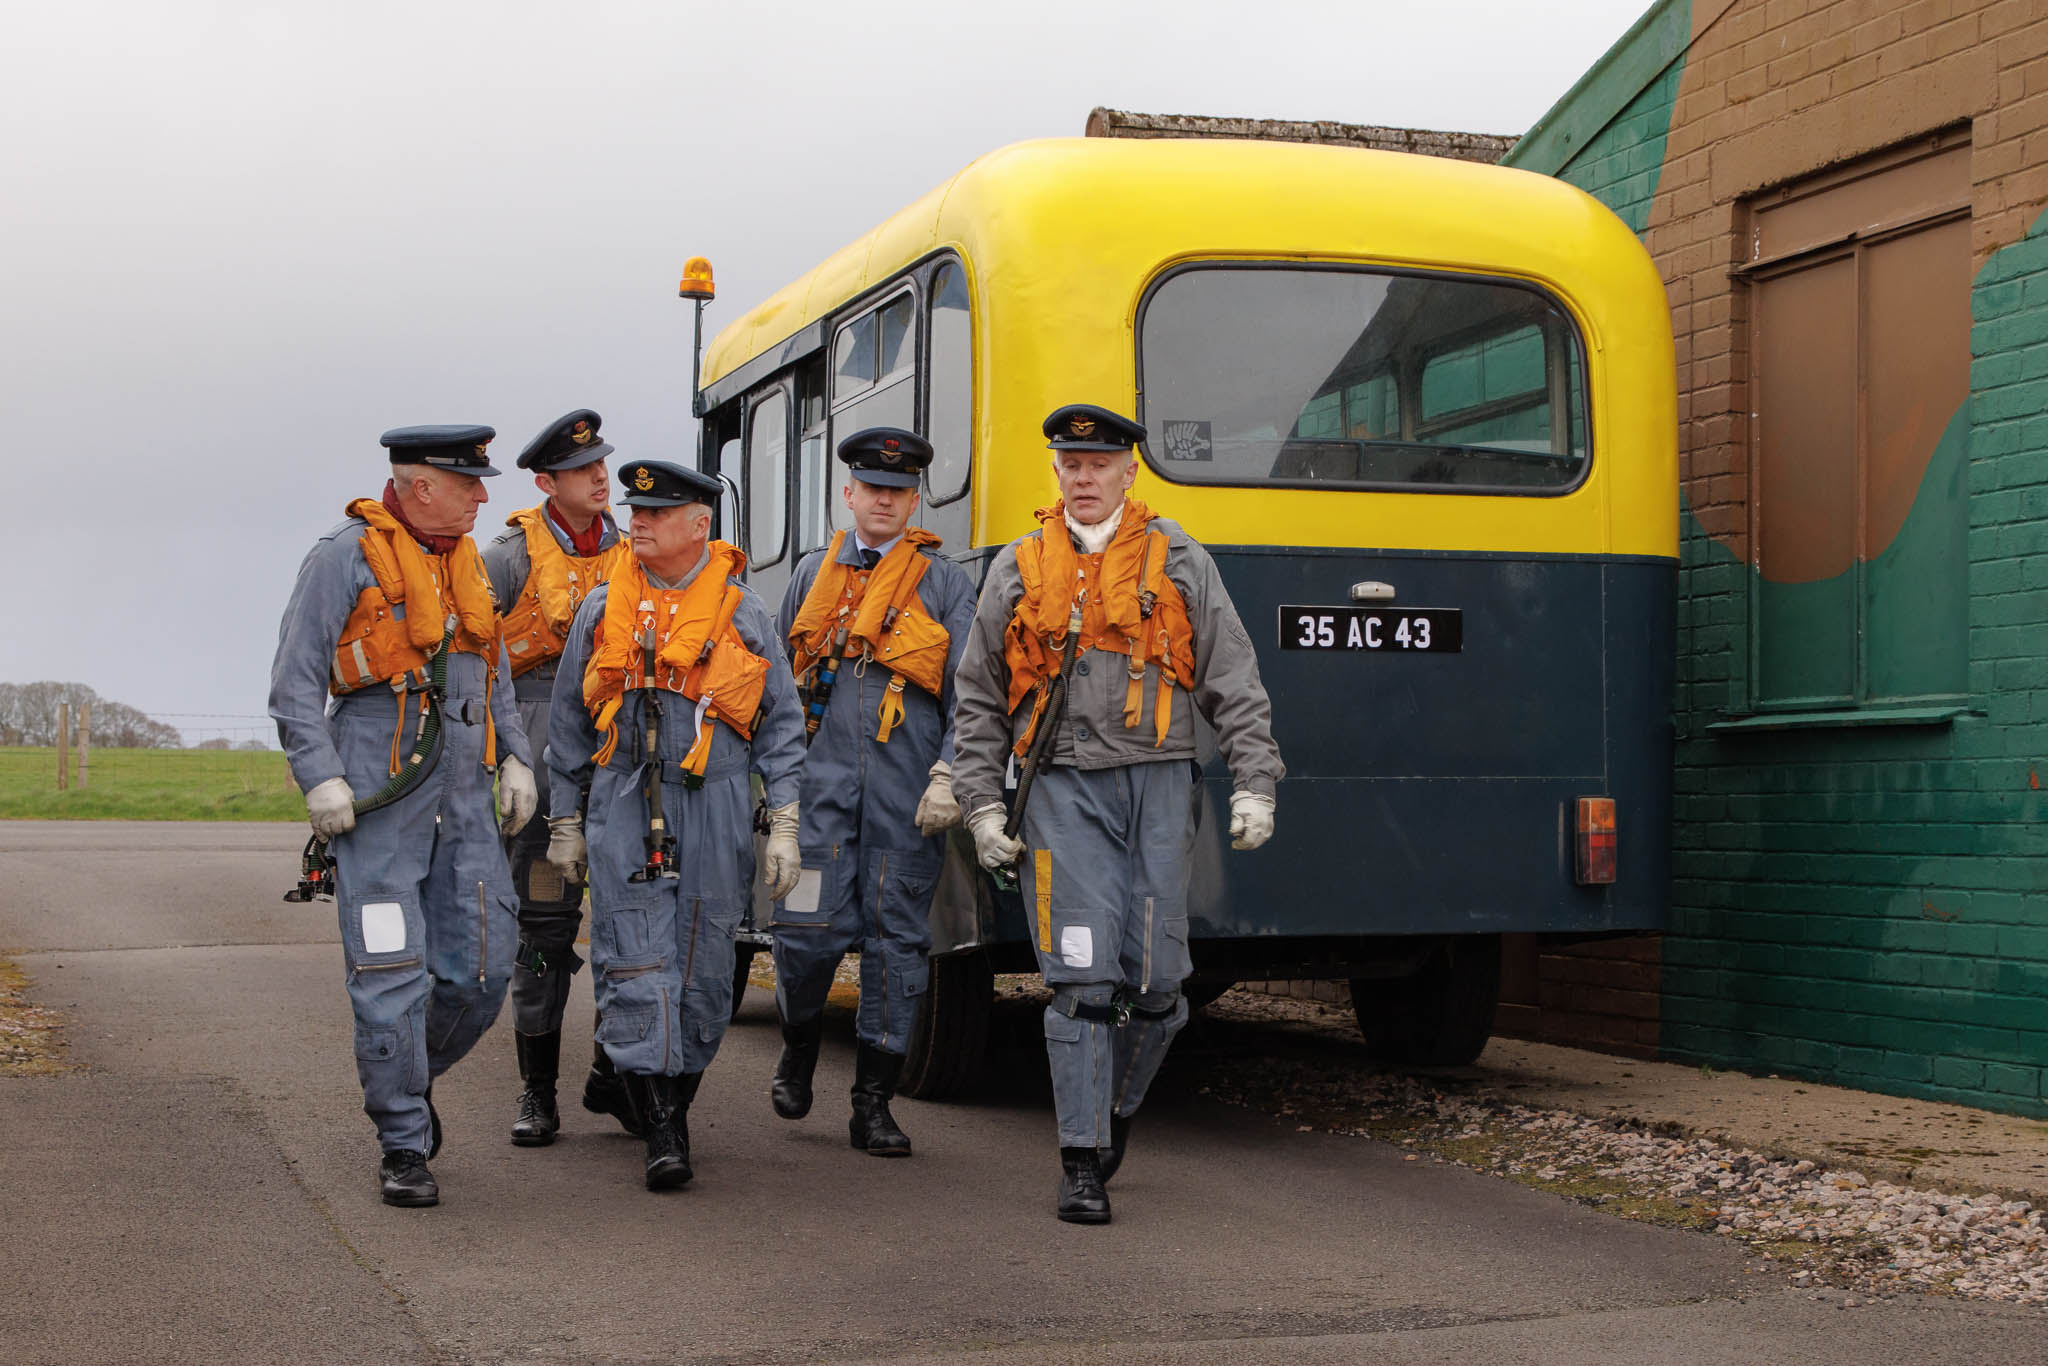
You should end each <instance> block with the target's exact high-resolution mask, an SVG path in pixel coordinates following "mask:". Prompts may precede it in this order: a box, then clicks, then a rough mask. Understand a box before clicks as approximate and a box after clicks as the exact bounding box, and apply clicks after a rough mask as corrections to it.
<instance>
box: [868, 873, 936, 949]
mask: <svg viewBox="0 0 2048 1366" xmlns="http://www.w3.org/2000/svg"><path fill="white" fill-rule="evenodd" d="M882 857H883V860H884V864H883V871H882V895H881V905H880V907H879V910H880V920H881V930H882V934H883V936H884V937H885V938H887V939H888V940H889V942H890V943H892V944H915V945H917V946H918V947H920V948H922V947H925V946H927V945H929V944H930V943H931V942H932V931H931V900H932V886H933V884H935V883H936V882H937V881H938V880H939V856H938V855H936V854H928V853H926V852H925V851H924V850H922V849H919V850H915V851H911V850H898V849H892V850H890V851H889V852H888V853H886V854H884V855H883V856H882Z"/></svg>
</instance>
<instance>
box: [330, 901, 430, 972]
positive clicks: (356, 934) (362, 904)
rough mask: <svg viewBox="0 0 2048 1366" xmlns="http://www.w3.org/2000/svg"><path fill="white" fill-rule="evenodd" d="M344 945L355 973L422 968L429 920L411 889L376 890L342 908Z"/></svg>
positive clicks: (349, 963) (350, 966) (351, 968)
mask: <svg viewBox="0 0 2048 1366" xmlns="http://www.w3.org/2000/svg"><path fill="white" fill-rule="evenodd" d="M341 942H342V947H343V951H344V953H345V955H346V957H347V959H348V965H349V968H350V970H351V971H353V972H358V973H362V972H375V971H379V970H383V969H391V968H407V967H416V966H418V965H419V964H420V963H421V962H422V961H423V960H424V958H425V955H426V943H427V924H426V918H425V917H424V916H423V915H422V914H421V912H420V899H419V894H418V893H417V892H415V891H412V890H411V889H407V890H406V891H402V892H385V891H378V890H375V889H372V890H370V891H367V892H365V893H363V895H362V898H361V899H360V900H357V901H351V902H349V903H346V904H344V905H343V906H342V908H341Z"/></svg>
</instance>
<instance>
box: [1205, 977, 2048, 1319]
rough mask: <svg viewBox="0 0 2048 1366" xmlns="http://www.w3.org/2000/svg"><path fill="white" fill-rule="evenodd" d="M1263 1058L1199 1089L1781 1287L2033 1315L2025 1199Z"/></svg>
mask: <svg viewBox="0 0 2048 1366" xmlns="http://www.w3.org/2000/svg"><path fill="white" fill-rule="evenodd" d="M1211 1010H1212V1011H1214V1012H1215V1013H1216V1014H1217V1016H1218V1022H1219V1023H1220V1024H1223V1025H1224V1026H1225V1027H1226V1028H1229V1027H1232V1026H1238V1025H1249V1026H1253V1027H1257V1026H1258V1025H1260V1024H1267V1025H1271V1024H1276V1023H1278V1024H1283V1025H1286V1024H1296V1025H1307V1026H1309V1027H1310V1028H1311V1029H1313V1030H1315V1031H1316V1032H1317V1033H1323V1032H1325V1031H1326V1030H1327V1029H1328V1028H1329V1026H1330V1025H1331V1023H1332V1021H1331V1020H1330V1019H1325V1018H1323V1017H1324V1016H1325V1015H1327V1016H1330V1017H1335V1016H1336V1015H1337V1014H1338V1012H1336V1011H1334V1010H1331V1009H1330V1008H1328V1007H1315V1006H1313V1005H1311V1004H1310V1003H1304V1002H1285V1003H1282V1002H1278V1001H1273V1000H1271V999H1270V998H1265V999H1262V998H1250V999H1247V998H1246V994H1245V993H1241V992H1238V993H1232V994H1231V995H1230V996H1228V997H1226V998H1225V999H1224V1001H1223V1002H1221V1003H1219V1005H1218V1006H1216V1007H1211ZM1290 1032H1293V1031H1290ZM1295 1037H1297V1038H1299V1037H1300V1035H1299V1034H1298V1033H1297V1034H1296V1035H1295ZM1354 1038H1355V1036H1354ZM1326 1051H1327V1050H1325V1052H1326ZM1346 1051H1347V1052H1348V1051H1350V1050H1348V1049H1347V1050H1346ZM1274 1052H1275V1050H1268V1051H1267V1052H1266V1055H1265V1056H1230V1055H1228V1054H1226V1055H1225V1056H1223V1057H1221V1058H1219V1059H1218V1060H1217V1061H1216V1063H1215V1065H1214V1066H1213V1068H1212V1069H1211V1070H1210V1072H1209V1075H1208V1079H1207V1082H1206V1084H1205V1085H1204V1086H1203V1088H1202V1089H1203V1090H1204V1091H1206V1092H1208V1093H1209V1094H1211V1095H1213V1096H1215V1097H1216V1098H1217V1099H1219V1100H1222V1101H1225V1102H1227V1103H1230V1104H1235V1105H1240V1106H1245V1107H1247V1108H1251V1109H1256V1110H1260V1111H1263V1112H1265V1113H1268V1114H1274V1115H1277V1116H1280V1117H1282V1118H1285V1119H1289V1120H1292V1121H1294V1122H1295V1124H1296V1126H1297V1127H1298V1128H1299V1129H1301V1130H1303V1131H1309V1130H1322V1131H1325V1132H1332V1133H1346V1134H1355V1135H1360V1136H1363V1137H1370V1138H1375V1139H1380V1140H1382V1141H1386V1142H1390V1143H1395V1144H1398V1145H1400V1146H1402V1147H1405V1148H1407V1149H1408V1150H1409V1159H1408V1160H1410V1161H1421V1160H1425V1159H1433V1160H1436V1161H1439V1162H1456V1163H1459V1164H1461V1165H1464V1166H1467V1167H1471V1168H1473V1169H1475V1170H1478V1171H1484V1172H1489V1173H1492V1174H1495V1175H1499V1176H1503V1177H1506V1178H1508V1179H1510V1180H1514V1181H1517V1182H1519V1183H1521V1184H1523V1185H1528V1186H1533V1187H1536V1188H1538V1189H1544V1190H1550V1191H1554V1192H1556V1193H1558V1194H1561V1195H1565V1196H1567V1197H1569V1198H1572V1199H1575V1200H1579V1201H1581V1202H1583V1203H1585V1204H1587V1205H1590V1206H1594V1207H1597V1208H1601V1209H1605V1210H1608V1211H1610V1212H1613V1213H1616V1214H1620V1215H1623V1216H1624V1217H1630V1218H1636V1219H1643V1220H1647V1221H1650V1222H1654V1223H1661V1224H1668V1225H1673V1226H1678V1227H1692V1228H1698V1229H1701V1230H1703V1231H1707V1232H1710V1233H1713V1234H1715V1235H1718V1236H1720V1237H1724V1238H1732V1239H1735V1240H1737V1241H1739V1242H1742V1243H1745V1244H1748V1245H1749V1246H1750V1247H1751V1248H1752V1249H1753V1250H1754V1251H1756V1252H1757V1253H1758V1254H1759V1255H1760V1256H1762V1257H1765V1258H1769V1259H1771V1260H1772V1261H1775V1262H1779V1263H1783V1264H1786V1266H1787V1269H1788V1271H1789V1272H1790V1273H1791V1281H1792V1284H1794V1285H1795V1286H1801V1287H1809V1286H1811V1287H1816V1288H1817V1287H1819V1286H1823V1285H1830V1286H1840V1287H1844V1288H1847V1289H1851V1290H1856V1291H1860V1292H1864V1293H1867V1294H1877V1295H1882V1294H1887V1293H1894V1292H1898V1291H1904V1290H1913V1291H1921V1292H1930V1293H1935V1294H1942V1295H1952V1296H1956V1297H1960V1298H1967V1299H1978V1300H1997V1301H2002V1302H2005V1303H2011V1304H2048V1218H2044V1213H2043V1212H2042V1211H2039V1210H2036V1209H2035V1208H2034V1207H2033V1206H2032V1205H2031V1204H2030V1203H2028V1202H2027V1201H2025V1200H2007V1199H2005V1198H2003V1197H2002V1196H1999V1195H1995V1194H1959V1193H1951V1192H1946V1191H1936V1190H1922V1189H1918V1188H1914V1187H1908V1186H1899V1185H1893V1184H1891V1183H1889V1182H1884V1181H1879V1182H1872V1181H1870V1180H1868V1179H1866V1178H1865V1176H1864V1175H1863V1173H1861V1172H1857V1171H1851V1170H1847V1169H1841V1168H1829V1167H1825V1166H1820V1165H1817V1164H1815V1163H1814V1162H1811V1161H1808V1160H1804V1159H1793V1158H1778V1157H1774V1156H1772V1155H1769V1154H1766V1153H1760V1152H1755V1151H1752V1150H1750V1149H1747V1148H1738V1147H1732V1146H1729V1145H1727V1144H1724V1143H1719V1142H1716V1141H1714V1140H1711V1139H1706V1138H1698V1137H1689V1136H1686V1135H1683V1134H1678V1133H1673V1132H1669V1131H1660V1130H1659V1129H1657V1128H1655V1127H1653V1126H1650V1125H1648V1124H1645V1123H1643V1122H1641V1121H1637V1120H1626V1119H1623V1120H1617V1119H1613V1118H1592V1117H1589V1116H1585V1115H1580V1114H1577V1113H1573V1112H1571V1111H1565V1110H1554V1109H1546V1108H1541V1107H1536V1106H1530V1105H1527V1104H1523V1103H1520V1102H1518V1101H1515V1100H1511V1099H1509V1098H1507V1097H1505V1096H1502V1095H1500V1094H1498V1093H1496V1092H1493V1091H1491V1090H1489V1089H1488V1088H1486V1087H1485V1086H1484V1085H1482V1084H1480V1083H1477V1082H1470V1081H1465V1080H1463V1079H1460V1078H1457V1077H1455V1076H1445V1075H1428V1074H1425V1075H1413V1074H1407V1073H1401V1072H1392V1071H1374V1070H1371V1069H1370V1068H1369V1067H1361V1066H1360V1065H1359V1064H1358V1062H1357V1060H1356V1057H1355V1055H1354V1056H1353V1057H1348V1058H1347V1057H1329V1056H1316V1055H1315V1051H1314V1050H1309V1051H1306V1052H1305V1051H1304V1050H1303V1049H1301V1048H1299V1047H1284V1046H1283V1047H1282V1048H1280V1049H1279V1050H1277V1052H1278V1056H1275V1055H1274ZM1845 1303H1848V1304H1851V1305H1853V1303H1854V1301H1853V1300H1850V1301H1846V1302H1845Z"/></svg>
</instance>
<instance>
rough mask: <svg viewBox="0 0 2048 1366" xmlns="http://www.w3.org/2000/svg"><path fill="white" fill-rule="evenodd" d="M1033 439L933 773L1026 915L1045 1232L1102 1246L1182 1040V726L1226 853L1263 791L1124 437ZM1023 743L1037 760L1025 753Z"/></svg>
mask: <svg viewBox="0 0 2048 1366" xmlns="http://www.w3.org/2000/svg"><path fill="white" fill-rule="evenodd" d="M1043 430H1044V433H1045V437H1046V444H1047V445H1048V446H1050V447H1051V448H1052V453H1053V460H1052V463H1053V474H1054V477H1055V478H1057V479H1058V481H1059V486H1060V501H1059V502H1057V503H1055V504H1053V505H1052V506H1051V507H1048V508H1043V509H1040V511H1039V513H1038V516H1039V521H1040V525H1039V527H1038V529H1037V530H1035V531H1032V532H1030V533H1029V534H1027V535H1024V536H1020V537H1018V538H1017V539H1016V540H1015V541H1012V542H1011V543H1010V544H1009V545H1007V546H1005V547H1003V549H1002V550H1000V551H998V552H997V553H996V556H995V558H994V559H993V560H992V561H991V562H990V564H989V568H988V573H987V575H986V577H985V578H984V579H983V581H982V589H981V597H980V601H979V603H978V604H977V606H976V608H975V615H974V622H973V625H972V626H971V627H970V628H969V631H968V637H967V647H966V649H965V651H963V653H962V656H961V660H960V668H959V673H958V675H957V678H956V682H955V687H956V688H957V689H958V692H959V697H960V701H959V706H958V709H957V712H956V715H955V727H956V737H957V748H958V758H957V760H956V762H955V767H956V768H957V770H958V778H957V783H958V788H959V800H960V806H961V808H962V810H964V811H965V812H966V813H967V827H968V830H969V831H970V832H971V833H972V834H973V836H974V847H975V854H976V857H977V858H978V859H979V860H980V862H981V864H982V866H983V867H985V868H988V869H989V870H991V871H996V870H999V869H1003V868H1006V867H1010V866H1015V867H1016V868H1017V871H1018V876H1019V881H1020V882H1021V883H1022V890H1023V892H1024V905H1025V906H1026V907H1027V908H1030V907H1034V906H1035V907H1036V908H1037V912H1036V917H1035V924H1034V929H1035V930H1036V933H1035V934H1034V936H1033V944H1034V947H1035V948H1036V950H1037V953H1038V966H1039V971H1040V973H1041V974H1043V976H1044V978H1045V982H1046V985H1047V986H1049V987H1051V988H1052V1002H1051V1004H1050V1005H1048V1006H1047V1007H1046V1009H1045V1020H1044V1026H1045V1049H1046V1059H1047V1062H1048V1063H1049V1065H1050V1067H1051V1071H1052V1089H1053V1109H1054V1112H1055V1114H1056V1115H1057V1118H1058V1136H1059V1150H1060V1182H1059V1189H1058V1195H1057V1196H1056V1197H1055V1203H1054V1206H1053V1208H1054V1213H1055V1214H1056V1215H1057V1216H1058V1217H1059V1218H1060V1219H1062V1220H1064V1221H1066V1222H1068V1223H1077V1224H1106V1223H1108V1222H1109V1219H1110V1207H1109V1194H1108V1191H1107V1190H1106V1189H1105V1186H1104V1183H1105V1182H1107V1181H1108V1180H1109V1179H1110V1178H1111V1177H1112V1176H1114V1175H1115V1174H1116V1172H1117V1169H1118V1168H1119V1166H1120V1165H1121V1164H1122V1162H1123V1160H1124V1156H1125V1153H1126V1150H1127V1147H1128V1144H1129V1140H1130V1132H1131V1119H1132V1116H1134V1115H1135V1114H1136V1113H1137V1111H1138V1107H1139V1106H1140V1104H1142V1103H1143V1101H1144V1099H1145V1091H1146V1088H1147V1087H1148V1086H1149V1085H1150V1084H1151V1082H1152V1079H1153V1077H1154V1076H1156V1075H1157V1074H1158V1071H1159V1067H1160V1064H1161V1063H1162V1062H1163V1061H1164V1059H1165V1057H1166V1051H1167V1047H1168V1045H1170V1044H1171V1043H1172V1041H1173V1037H1174V1035H1175V1034H1176V1033H1177V1032H1178V1031H1179V1030H1180V1028H1181V1026H1182V1025H1184V1024H1186V1023H1187V1017H1188V1005H1187V1001H1186V999H1185V998H1184V997H1183V996H1182V995H1181V982H1182V981H1183V980H1184V979H1185V978H1186V977H1187V975H1188V972H1189V969H1190V963H1189V959H1188V948H1187V892H1188V869H1189V867H1190V865H1191V864H1192V863H1193V862H1194V860H1195V856H1196V850H1195V844H1196V838H1197V835H1198V834H1199V833H1200V831H1199V830H1198V828H1197V824H1196V822H1195V820H1194V818H1193V813H1194V812H1195V811H1196V810H1197V809H1198V807H1199V804H1200V799H1199V797H1198V792H1199V787H1198V775H1199V774H1200V772H1201V764H1200V751H1199V750H1198V749H1197V746H1196V742H1195V735H1196V721H1197V718H1198V716H1199V718H1200V719H1201V720H1203V721H1206V722H1207V723H1208V726H1209V728H1210V730H1211V731H1213V733H1214V734H1215V737H1216V746H1217V748H1218V749H1220V750H1221V751H1222V755H1223V758H1224V759H1225V761H1226V762H1228V764H1229V765H1230V772H1231V776H1232V778H1233V779H1234V782H1235V790H1234V791H1233V792H1232V793H1231V797H1230V841H1231V847H1232V848H1233V849H1238V850H1252V849H1256V848H1258V847H1259V846H1260V845H1261V844H1263V843H1265V841H1266V840H1267V839H1268V838H1269V837H1270V836H1271V835H1272V833H1273V813H1274V789H1275V786H1276V784H1277V783H1278V782H1279V780H1280V778H1281V776H1282V775H1283V773H1284V772H1285V769H1284V766H1283V765H1282V763H1281V761H1280V751H1279V750H1278V749H1277V748H1276V747H1275V746H1274V744H1273V735H1272V704H1271V703H1270V701H1269V700H1268V699H1267V696H1266V691H1265V688H1264V686H1263V685H1262V684H1261V683H1260V682H1259V667H1258V659H1257V656H1256V654H1255V653H1254V651H1253V649H1252V643H1251V637H1250V636H1248V635H1247V634H1245V629H1244V623H1243V622H1242V621H1240V620H1239V619H1238V615H1237V610H1236V608H1235V607H1233V606H1232V605H1231V602H1230V594H1229V592H1228V591H1227V590H1226V589H1225V588H1224V586H1223V580H1222V576H1221V575H1220V574H1219V573H1218V572H1217V569H1216V564H1215V561H1214V560H1213V559H1211V558H1210V555H1209V552H1208V551H1207V550H1205V549H1203V547H1202V545H1201V544H1200V543H1199V542H1198V541H1196V540H1195V539H1194V538H1193V537H1192V536H1190V535H1188V534H1187V532H1186V531H1185V530H1184V529H1183V528H1182V527H1180V526H1179V525H1178V524H1177V523H1175V522H1173V521H1171V520H1170V519H1168V518H1165V517H1160V516H1157V515H1155V514H1154V513H1153V511H1152V510H1151V509H1150V508H1148V507H1147V506H1146V505H1145V504H1144V503H1143V502H1142V501H1140V500H1139V499H1137V498H1133V497H1131V496H1130V490H1131V488H1132V486H1133V484H1134V483H1135V481H1136V479H1137V476H1138V462H1137V460H1136V458H1135V456H1134V454H1133V451H1132V448H1133V447H1134V446H1136V445H1137V443H1138V442H1140V441H1142V440H1144V438H1145V429H1144V428H1143V427H1141V426H1139V425H1138V424H1137V423H1135V422H1133V421H1131V420H1130V419H1129V418H1127V417H1124V416H1123V415H1122V414H1120V413H1115V412H1112V411H1110V410H1109V409H1107V408H1100V407H1097V406H1095V405H1094V404H1092V403H1070V404H1067V405H1066V406H1065V407H1062V408H1059V409H1056V410H1055V411H1054V412H1053V413H1051V414H1050V415H1049V416H1048V417H1047V418H1046V419H1045V423H1044V427H1043ZM1020 643H1021V644H1022V645H1026V646H1029V647H1031V648H1018V646H1019V645H1020ZM1013 698H1015V699H1021V700H1020V701H1018V702H1017V705H1016V706H1014V707H1013V706H1012V705H1011V700H1012V699H1013ZM1055 698H1058V699H1063V705H1058V704H1056V703H1055V702H1054V701H1053V699H1055ZM1047 726H1050V727H1052V730H1051V732H1050V734H1047V735H1044V736H1042V737H1041V731H1042V730H1043V729H1044V728H1045V727H1047ZM1041 738H1043V739H1044V740H1047V741H1049V742H1050V743H1047V744H1043V745H1040V746H1037V747H1036V748H1034V742H1035V741H1038V740H1040V739H1041ZM1012 755H1031V756H1033V758H1032V759H1031V760H1029V761H1027V762H1028V763H1029V764H1030V765H1031V766H1032V767H1033V769H1034V773H1033V778H1034V781H1033V783H1032V784H1031V785H1029V787H1028V791H1029V801H1028V802H1025V797H1026V791H1027V785H1026V784H1023V783H1021V782H1020V783H1019V784H1018V785H1017V796H1016V798H1015V799H1014V800H1016V801H1019V802H1025V805H1024V806H1023V808H1022V810H1020V811H1017V812H1014V813H1013V812H1012V811H1011V810H1009V809H1007V808H1006V805H1005V801H1004V789H1005V784H1004V781H1003V776H1004V770H1005V768H1006V766H1007V764H1008V762H1009V760H1010V758H1011V756H1012ZM1209 838H1211V839H1213V838H1214V836H1213V834H1212V835H1210V836H1209ZM1217 853H1218V855H1219V856H1221V851H1220V850H1218V851H1217ZM1245 875H1246V876H1253V875H1254V874H1253V870H1252V869H1251V868H1249V867H1247V868H1246V869H1245Z"/></svg>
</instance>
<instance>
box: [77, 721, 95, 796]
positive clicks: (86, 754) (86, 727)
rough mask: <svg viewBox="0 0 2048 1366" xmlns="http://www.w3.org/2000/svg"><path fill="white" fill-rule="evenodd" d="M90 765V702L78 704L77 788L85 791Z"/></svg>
mask: <svg viewBox="0 0 2048 1366" xmlns="http://www.w3.org/2000/svg"><path fill="white" fill-rule="evenodd" d="M91 766H92V703H90V702H80V703H79V704H78V790H79V791H80V792H83V791H85V780H86V777H87V770H88V769H90V768H91Z"/></svg>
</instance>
